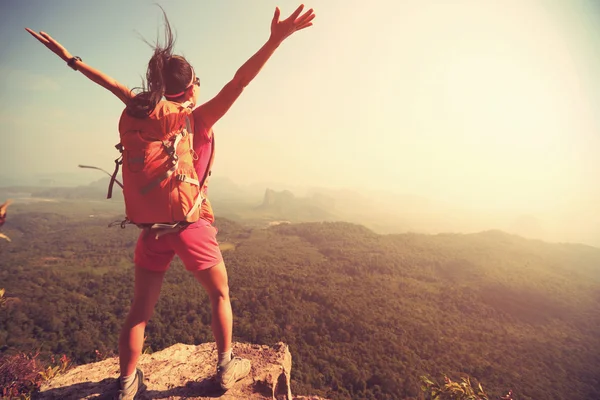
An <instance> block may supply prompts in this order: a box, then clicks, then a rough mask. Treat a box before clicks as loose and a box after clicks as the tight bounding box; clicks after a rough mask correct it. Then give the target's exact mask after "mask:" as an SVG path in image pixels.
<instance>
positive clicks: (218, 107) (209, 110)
mask: <svg viewBox="0 0 600 400" xmlns="http://www.w3.org/2000/svg"><path fill="white" fill-rule="evenodd" d="M303 8H304V5H300V7H298V8H297V9H296V11H294V12H293V13H292V14H291V15H290V16H289V17H288V18H286V19H284V20H283V21H280V20H279V15H280V11H279V7H277V8H276V9H275V15H274V16H273V20H272V21H271V36H270V37H269V40H267V42H266V43H265V44H264V45H263V46H262V47H261V48H260V49H259V50H258V51H257V52H256V53H255V54H254V55H253V56H252V57H250V59H248V61H246V62H245V63H244V65H242V66H241V67H240V68H239V69H238V70H237V72H236V74H235V76H234V77H233V79H232V80H231V81H229V83H227V84H226V85H225V86H224V87H223V89H221V91H220V92H219V93H218V94H217V95H216V96H215V97H214V98H212V99H211V100H209V101H208V102H206V103H204V104H203V105H201V106H200V107H198V108H196V109H195V110H194V118H196V119H201V120H202V121H203V122H204V124H205V125H206V126H207V128H210V127H212V126H213V125H214V124H215V123H216V122H217V121H218V120H219V119H221V117H222V116H223V115H225V113H226V112H227V111H228V110H229V108H231V106H232V105H233V103H234V102H235V101H236V100H237V98H238V97H239V96H240V94H242V91H243V90H244V88H245V87H246V86H248V84H249V83H250V82H251V81H252V80H253V79H254V77H255V76H256V75H257V74H258V73H259V72H260V70H261V69H262V67H263V66H264V65H265V64H266V62H267V60H268V59H269V58H270V57H271V56H272V55H273V53H274V52H275V50H276V49H277V48H278V47H279V45H280V44H281V43H282V42H283V41H284V40H285V39H286V38H288V37H289V36H290V35H291V34H292V33H294V32H297V31H299V30H301V29H304V28H308V27H309V26H311V25H312V22H311V21H312V20H313V19H314V18H315V14H314V12H313V10H312V9H310V10H308V11H306V12H305V13H304V14H302V15H300V13H301V12H302V9H303Z"/></svg>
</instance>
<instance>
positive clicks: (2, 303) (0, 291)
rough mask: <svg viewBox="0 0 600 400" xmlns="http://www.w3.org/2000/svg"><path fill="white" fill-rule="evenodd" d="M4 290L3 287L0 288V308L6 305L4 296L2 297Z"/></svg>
mask: <svg viewBox="0 0 600 400" xmlns="http://www.w3.org/2000/svg"><path fill="white" fill-rule="evenodd" d="M4 293H5V290H4V288H2V289H0V308H2V307H4V306H5V305H6V297H4Z"/></svg>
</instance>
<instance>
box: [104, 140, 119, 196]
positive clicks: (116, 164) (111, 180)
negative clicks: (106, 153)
mask: <svg viewBox="0 0 600 400" xmlns="http://www.w3.org/2000/svg"><path fill="white" fill-rule="evenodd" d="M115 148H116V149H117V150H119V152H120V153H121V155H120V156H119V158H117V159H116V160H115V170H114V171H113V174H112V176H111V177H110V183H109V184H108V193H107V194H106V198H107V199H110V198H111V197H112V191H113V186H115V182H116V183H117V184H118V185H119V186H121V189H123V184H122V183H121V182H119V181H118V180H117V174H118V173H119V167H120V166H121V165H122V164H123V145H122V144H121V143H117V144H116V145H115Z"/></svg>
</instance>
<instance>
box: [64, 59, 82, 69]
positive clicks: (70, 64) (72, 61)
mask: <svg viewBox="0 0 600 400" xmlns="http://www.w3.org/2000/svg"><path fill="white" fill-rule="evenodd" d="M76 61H81V57H78V56H75V57H71V58H70V59H69V61H67V65H68V66H69V67H71V68H72V69H73V70H74V71H77V66H76V65H75V62H76Z"/></svg>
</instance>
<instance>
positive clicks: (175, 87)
mask: <svg viewBox="0 0 600 400" xmlns="http://www.w3.org/2000/svg"><path fill="white" fill-rule="evenodd" d="M159 7H160V6H159ZM160 9H161V11H162V13H163V17H164V20H165V24H164V29H165V32H164V34H165V37H164V44H163V45H161V44H160V43H159V41H158V38H157V40H156V43H155V44H152V43H149V42H148V41H146V40H144V41H145V42H146V43H147V44H148V45H149V46H150V47H152V48H154V54H153V55H152V57H151V58H150V61H149V62H148V70H147V71H146V83H145V82H144V81H143V80H142V87H141V88H137V89H140V90H141V92H140V93H138V94H137V95H136V96H135V97H134V98H132V99H131V100H130V101H129V102H128V104H127V113H128V114H130V115H131V116H133V117H137V118H146V117H147V116H148V115H150V114H151V113H152V111H153V110H154V108H156V105H157V104H158V102H159V101H161V99H162V97H163V96H164V95H165V94H167V95H168V94H177V93H180V92H182V91H184V90H185V89H187V87H188V86H189V84H190V82H191V81H192V78H193V75H194V71H193V70H192V66H191V65H190V63H188V62H187V60H186V59H185V58H184V57H182V56H177V55H173V47H174V46H175V36H174V35H173V32H172V31H171V25H170V24H169V20H168V19H167V14H166V13H165V10H163V8H162V7H160Z"/></svg>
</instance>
